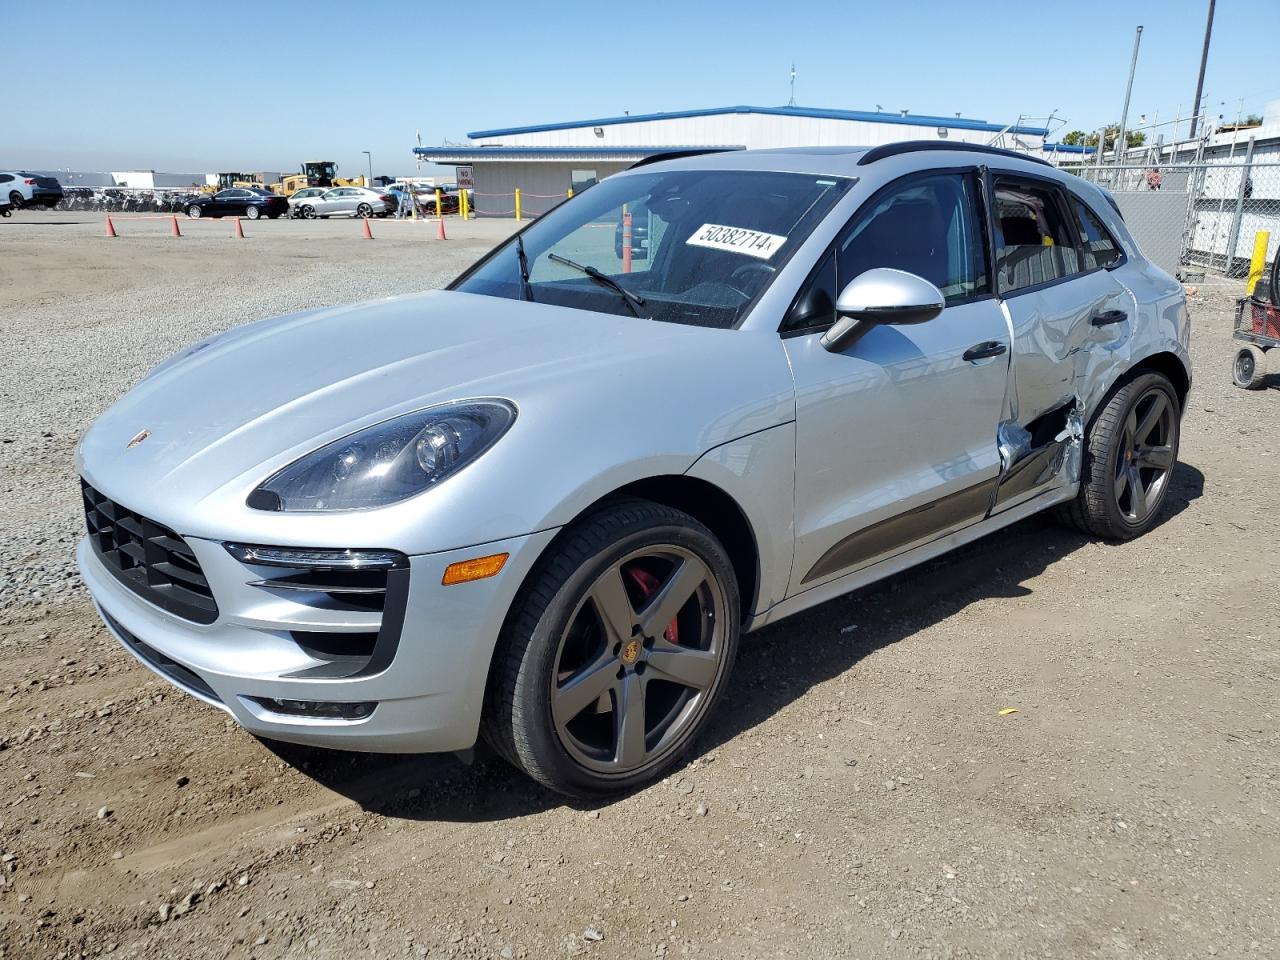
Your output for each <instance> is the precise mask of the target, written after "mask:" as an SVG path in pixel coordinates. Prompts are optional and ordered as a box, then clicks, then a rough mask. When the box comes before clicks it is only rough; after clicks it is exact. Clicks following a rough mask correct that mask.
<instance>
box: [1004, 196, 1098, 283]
mask: <svg viewBox="0 0 1280 960" xmlns="http://www.w3.org/2000/svg"><path fill="white" fill-rule="evenodd" d="M993 206H994V209H993V212H992V218H993V220H994V221H995V222H994V224H993V226H994V228H995V231H994V232H995V237H996V275H997V277H998V280H999V287H1000V293H1002V294H1006V293H1012V292H1014V291H1016V290H1022V289H1023V288H1025V287H1034V286H1036V285H1037V284H1041V283H1049V282H1051V281H1054V280H1061V279H1062V278H1063V277H1069V276H1071V275H1072V274H1075V273H1080V272H1081V269H1082V268H1081V266H1080V256H1079V251H1077V250H1076V247H1075V235H1074V234H1073V233H1072V231H1071V227H1070V225H1069V223H1068V221H1067V215H1066V210H1065V208H1064V206H1063V204H1062V202H1061V198H1060V195H1059V193H1058V191H1057V190H1055V189H1054V188H1053V187H1050V186H1048V185H1047V184H1043V183H1039V182H1034V181H1030V180H1014V179H1010V178H1006V177H1001V178H999V179H997V180H996V183H995V203H994V205H993ZM1084 269H1087V268H1084Z"/></svg>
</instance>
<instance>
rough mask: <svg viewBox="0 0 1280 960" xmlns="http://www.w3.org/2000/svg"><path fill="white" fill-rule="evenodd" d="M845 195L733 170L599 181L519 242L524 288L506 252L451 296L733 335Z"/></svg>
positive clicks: (801, 179)
mask: <svg viewBox="0 0 1280 960" xmlns="http://www.w3.org/2000/svg"><path fill="white" fill-rule="evenodd" d="M851 183H852V181H850V180H848V179H845V178H841V177H818V176H814V175H812V174H799V173H772V172H766V171H738V170H671V171H654V172H652V173H637V174H633V175H630V176H625V177H614V178H610V179H607V180H603V181H601V182H600V183H599V184H597V185H595V186H593V187H591V188H590V189H589V190H585V191H583V192H582V193H581V194H578V195H577V196H575V197H574V198H573V199H572V200H570V201H568V202H566V203H564V204H561V205H560V206H559V207H556V208H555V209H554V210H552V211H550V212H549V213H547V214H545V215H543V216H542V217H541V218H540V219H539V220H538V221H537V222H536V223H534V224H533V225H532V226H530V227H529V228H528V229H527V230H526V231H524V233H523V234H521V236H520V239H521V240H522V242H523V246H524V254H525V259H526V260H527V263H528V283H527V284H526V283H524V282H523V277H522V269H521V262H520V260H521V258H520V256H519V253H518V251H517V249H516V243H515V241H514V240H513V241H511V242H508V243H506V244H504V245H502V246H501V247H499V248H498V249H497V250H495V251H494V252H493V253H492V254H490V255H489V256H488V257H487V258H486V259H484V260H483V261H481V262H480V263H479V264H478V265H477V266H476V267H474V268H473V269H472V270H470V271H468V272H467V273H466V274H464V275H463V276H462V277H461V278H459V279H458V280H457V281H456V282H455V283H454V284H453V286H452V287H451V288H450V289H453V290H460V291H463V292H465V293H478V294H482V295H485V296H490V297H506V298H509V299H512V300H530V299H531V300H534V301H536V302H538V303H552V304H556V305H558V306H565V307H573V308H575V309H580V310H594V311H598V312H603V313H616V314H621V315H623V316H641V317H645V318H652V319H654V320H664V321H668V322H672V323H687V324H694V325H697V326H707V327H732V326H734V325H735V324H736V323H737V322H738V321H739V320H740V319H742V317H743V316H745V315H746V312H747V310H748V309H749V308H750V306H751V305H752V304H753V303H754V302H755V300H756V298H758V297H759V296H760V294H761V293H763V292H764V290H765V289H766V288H767V287H768V285H769V284H770V283H771V282H772V280H773V278H774V276H775V275H776V274H777V272H778V271H779V270H780V269H781V268H782V266H783V265H784V264H785V263H786V262H787V260H788V259H790V257H791V255H792V254H793V253H794V252H795V250H796V248H797V247H799V246H800V244H801V243H802V242H803V241H804V239H805V237H807V236H808V235H809V232H810V231H811V230H813V228H814V227H815V226H816V225H817V224H818V223H819V222H820V221H821V220H822V218H823V217H825V216H826V215H827V213H829V212H830V210H831V208H832V207H833V206H834V205H835V203H836V201H837V200H839V198H840V197H841V196H842V195H843V194H844V192H845V191H846V190H847V189H848V188H849V186H850V184H851ZM586 268H591V269H590V271H588V270H586ZM591 273H598V274H602V275H603V276H604V277H607V278H608V279H609V280H610V281H612V283H609V282H602V281H601V278H600V277H599V276H591V275H590V274H591ZM619 287H620V288H621V290H619V289H618V288H619Z"/></svg>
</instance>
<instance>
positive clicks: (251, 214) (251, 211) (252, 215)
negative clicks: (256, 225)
mask: <svg viewBox="0 0 1280 960" xmlns="http://www.w3.org/2000/svg"><path fill="white" fill-rule="evenodd" d="M244 215H245V216H246V217H248V218H249V219H250V220H257V219H258V218H259V217H260V216H262V211H261V210H259V209H258V208H257V207H246V208H245V211H244Z"/></svg>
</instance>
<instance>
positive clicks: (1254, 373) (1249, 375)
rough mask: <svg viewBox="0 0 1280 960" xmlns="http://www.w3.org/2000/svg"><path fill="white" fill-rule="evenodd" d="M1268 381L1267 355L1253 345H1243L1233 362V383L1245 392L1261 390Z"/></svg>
mask: <svg viewBox="0 0 1280 960" xmlns="http://www.w3.org/2000/svg"><path fill="white" fill-rule="evenodd" d="M1266 379H1267V355H1266V353H1264V352H1263V350H1262V348H1261V347H1258V346H1255V345H1253V344H1252V343H1246V344H1244V345H1242V346H1241V347H1240V349H1238V350H1237V351H1236V355H1235V359H1234V360H1232V361H1231V382H1232V383H1234V384H1235V385H1236V386H1237V387H1240V388H1241V389H1243V390H1261V389H1262V385H1263V382H1264V381H1265V380H1266Z"/></svg>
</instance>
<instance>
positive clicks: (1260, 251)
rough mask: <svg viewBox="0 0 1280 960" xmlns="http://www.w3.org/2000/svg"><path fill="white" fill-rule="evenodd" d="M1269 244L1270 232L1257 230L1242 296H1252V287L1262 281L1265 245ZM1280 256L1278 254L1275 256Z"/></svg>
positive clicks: (1265, 260)
mask: <svg viewBox="0 0 1280 960" xmlns="http://www.w3.org/2000/svg"><path fill="white" fill-rule="evenodd" d="M1270 242H1271V231H1270V230H1259V231H1258V232H1257V233H1255V234H1254V235H1253V257H1252V258H1251V259H1250V260H1249V279H1248V281H1246V283H1245V285H1244V295H1245V296H1246V297H1252V296H1253V290H1254V287H1256V286H1257V285H1258V281H1259V280H1261V279H1262V274H1263V271H1265V270H1266V267H1267V244H1269V243H1270ZM1277 256H1280V254H1277Z"/></svg>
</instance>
